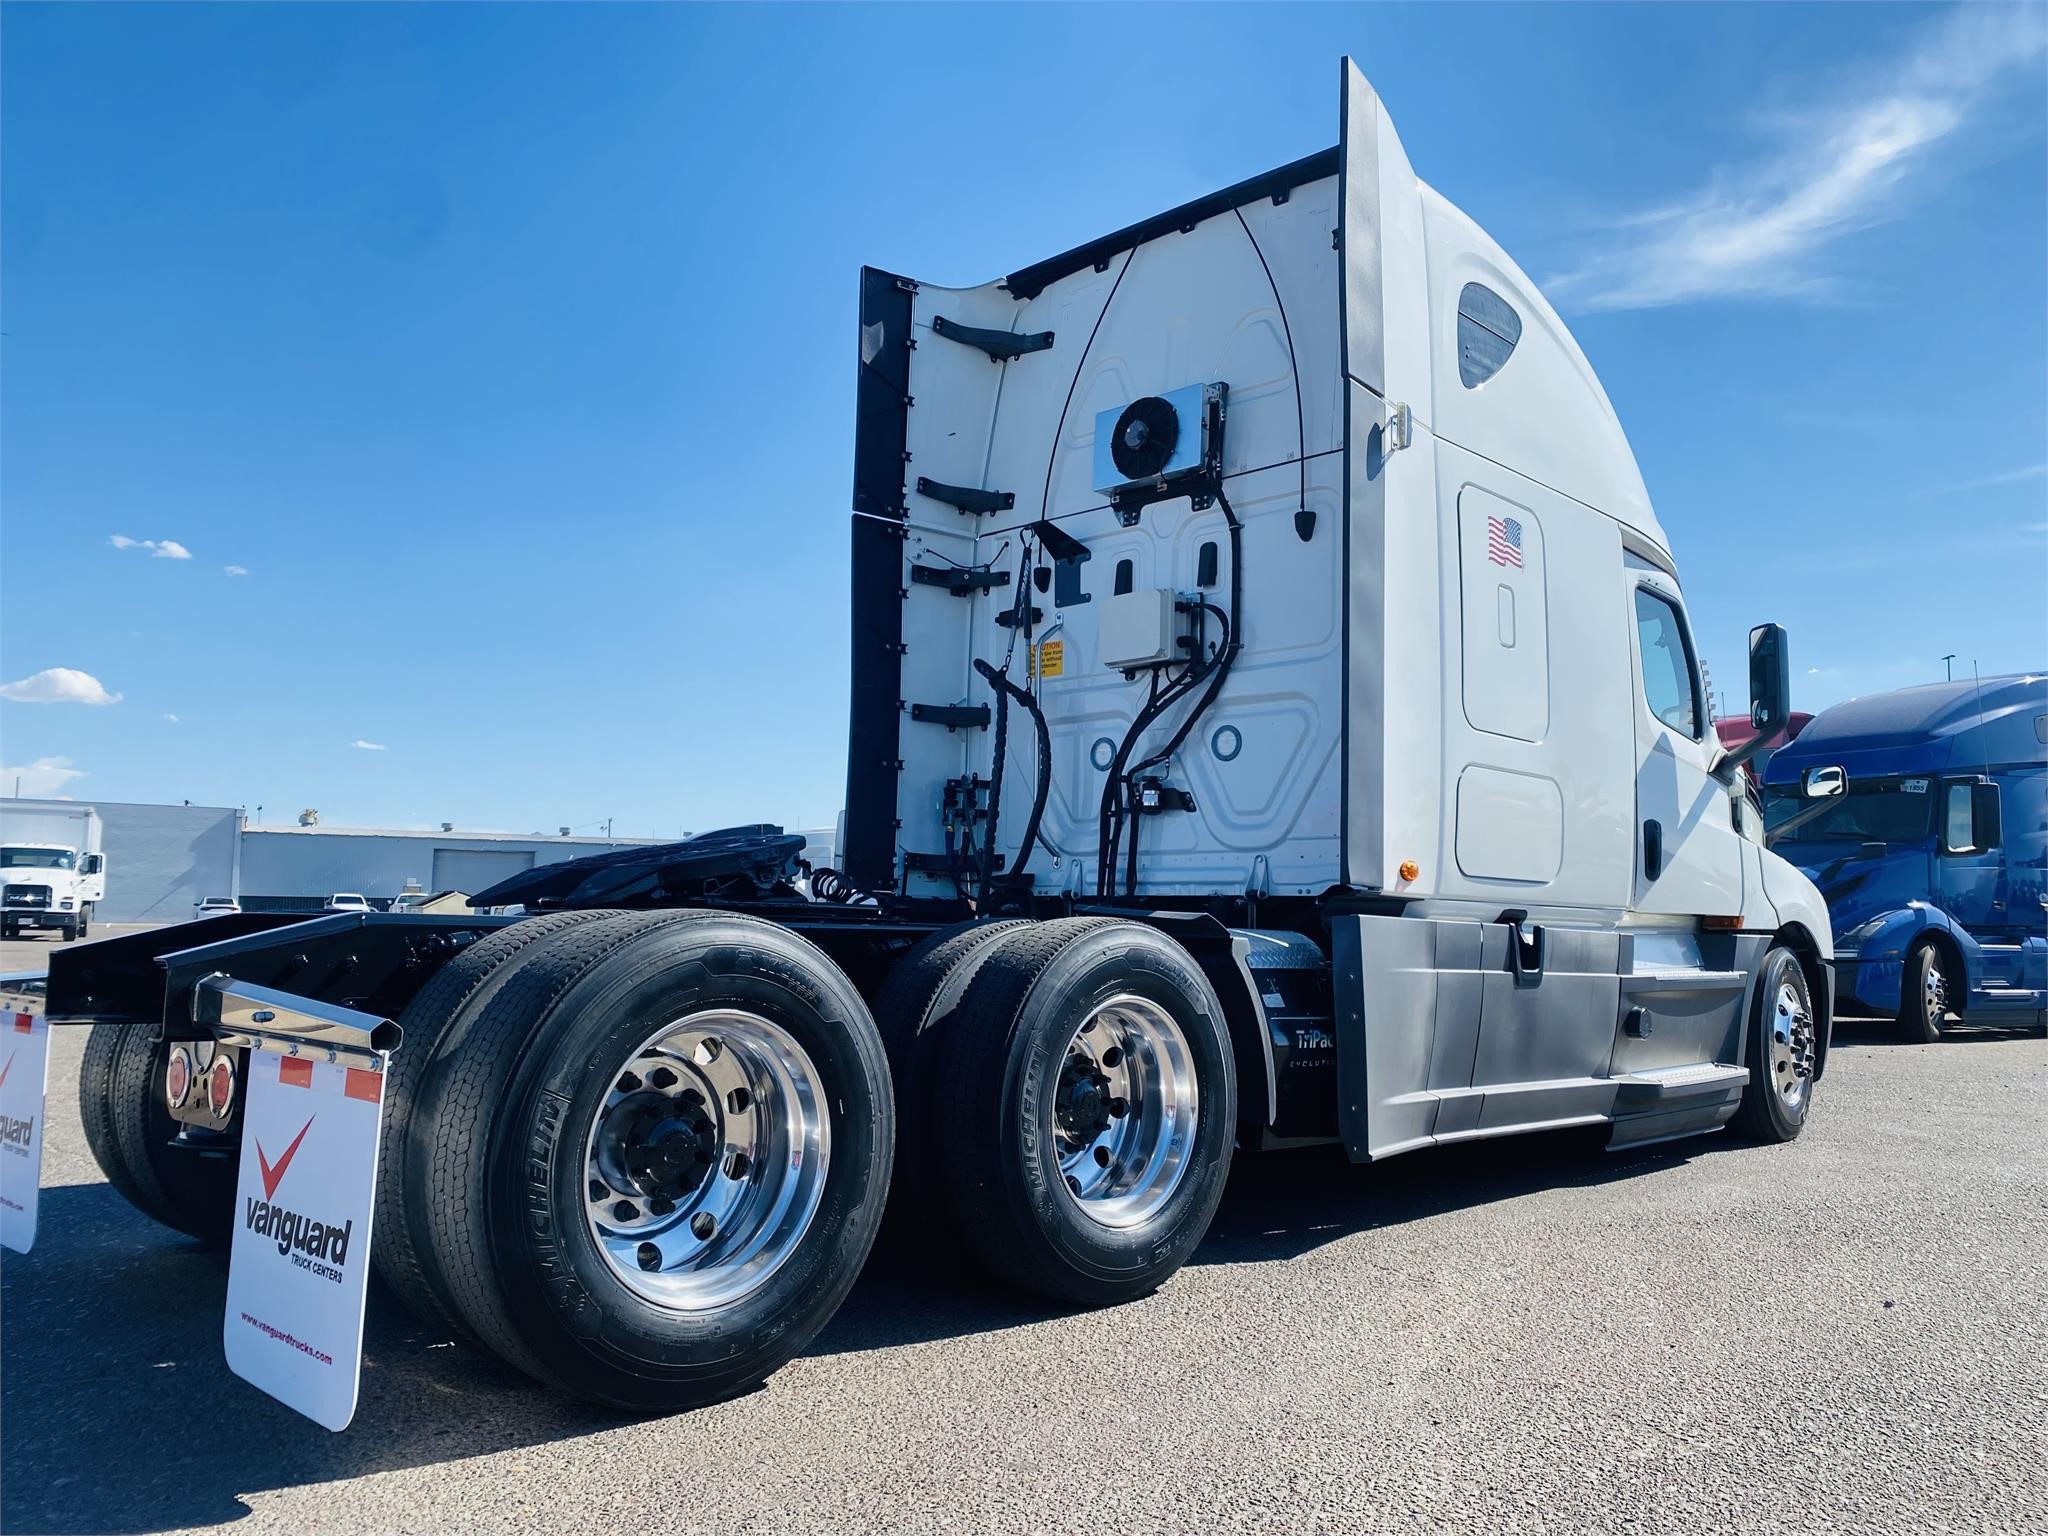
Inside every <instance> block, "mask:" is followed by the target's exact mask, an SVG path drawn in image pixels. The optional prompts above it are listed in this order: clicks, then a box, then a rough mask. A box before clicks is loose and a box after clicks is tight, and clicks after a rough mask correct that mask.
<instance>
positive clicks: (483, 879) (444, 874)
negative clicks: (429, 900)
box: [434, 848, 533, 896]
mask: <svg viewBox="0 0 2048 1536" xmlns="http://www.w3.org/2000/svg"><path fill="white" fill-rule="evenodd" d="M531 868H533V855H532V854H531V853H530V852H525V851H516V850H512V849H499V848H436V849H435V850H434V889H435V890H437V891H461V892H463V893H464V894H465V895H469V896H474V895H476V893H477V892H478V891H481V890H485V889H488V888H489V887H491V886H494V885H496V884H497V883H498V882H499V881H500V880H509V879H511V878H512V877H513V876H514V875H517V874H522V873H524V872H525V871H526V870H529V869H531Z"/></svg>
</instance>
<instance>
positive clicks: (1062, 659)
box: [1033, 640, 1067, 677]
mask: <svg viewBox="0 0 2048 1536" xmlns="http://www.w3.org/2000/svg"><path fill="white" fill-rule="evenodd" d="M1033 671H1034V675H1036V676H1038V677H1064V676H1065V675H1066V671H1067V642H1066V641H1064V640H1047V641H1045V642H1044V643H1043V644H1042V645H1040V646H1039V647H1038V661H1037V665H1036V667H1035V668H1034V669H1033Z"/></svg>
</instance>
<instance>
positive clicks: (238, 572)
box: [221, 565, 249, 576]
mask: <svg viewBox="0 0 2048 1536" xmlns="http://www.w3.org/2000/svg"><path fill="white" fill-rule="evenodd" d="M221 569H222V570H224V571H226V572H227V573H228V574H229V575H230V576H246V575H248V574H249V567H247V566H246V565H224V566H222V567H221Z"/></svg>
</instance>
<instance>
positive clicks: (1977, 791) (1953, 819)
mask: <svg viewBox="0 0 2048 1536" xmlns="http://www.w3.org/2000/svg"><path fill="white" fill-rule="evenodd" d="M2004 820H2005V818H2004V815H2003V813H2002V811H2001V809H2000V806H1999V799H1998V786H1997V785H1996V784H1992V783H1988V782H1982V781H1978V782H1970V781H1967V780H1966V781H1964V782H1962V783H1959V784H1950V785H1949V786H1948V787H1947V789H1946V790H1944V791H1943V801H1942V817H1941V851H1942V852H1943V853H1983V852H1985V851H1987V850H1988V849H1992V848H1996V847H1997V846H1998V845H1999V844H2000V843H2002V842H2003V841H2005V827H2004V825H2003V823H2004Z"/></svg>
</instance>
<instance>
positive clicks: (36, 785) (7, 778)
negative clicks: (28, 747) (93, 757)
mask: <svg viewBox="0 0 2048 1536" xmlns="http://www.w3.org/2000/svg"><path fill="white" fill-rule="evenodd" d="M84 777H85V770H84V769H83V768H74V767H72V766H71V759H70V758H68V757H39V758H37V759H36V760H35V761H34V762H32V763H22V764H20V765H19V766H18V767H12V768H8V767H0V789H4V790H5V791H6V792H7V793H8V794H10V795H13V794H19V795H20V796H22V798H24V799H34V800H53V799H54V800H68V799H70V798H71V797H70V796H69V795H64V794H60V793H59V791H60V790H62V789H63V788H64V786H65V785H66V784H69V783H70V782H71V781H72V780H73V779H82V778H84ZM17 784H18V785H20V788H19V789H17V788H16V787H15V786H16V785H17Z"/></svg>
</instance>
